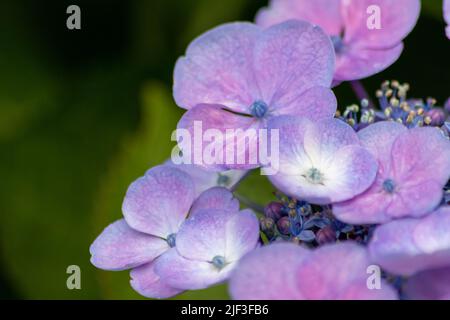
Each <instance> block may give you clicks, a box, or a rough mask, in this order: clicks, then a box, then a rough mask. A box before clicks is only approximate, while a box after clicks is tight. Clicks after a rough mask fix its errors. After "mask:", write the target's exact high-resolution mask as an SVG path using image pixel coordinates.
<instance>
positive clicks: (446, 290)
mask: <svg viewBox="0 0 450 320" xmlns="http://www.w3.org/2000/svg"><path fill="white" fill-rule="evenodd" d="M404 292H405V295H406V297H407V298H409V299H413V300H450V268H443V269H436V270H428V271H424V272H420V273H418V274H416V275H414V276H412V277H411V278H409V279H408V282H407V283H406V285H405V288H404Z"/></svg>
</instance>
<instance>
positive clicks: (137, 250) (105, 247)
mask: <svg viewBox="0 0 450 320" xmlns="http://www.w3.org/2000/svg"><path fill="white" fill-rule="evenodd" d="M168 249H169V246H168V245H167V242H166V241H164V240H162V239H160V238H157V237H153V236H150V235H147V234H145V233H140V232H138V231H135V230H133V229H131V228H130V227H129V226H128V225H127V223H126V222H125V220H123V219H122V220H118V221H116V222H114V223H112V224H110V225H109V226H108V227H106V228H105V230H103V232H102V233H101V234H100V235H99V236H98V237H97V239H95V241H94V243H93V244H92V245H91V247H90V249H89V251H90V253H91V255H92V257H91V262H92V264H93V265H95V266H96V267H97V268H101V269H105V270H125V269H130V268H134V267H136V266H139V265H142V264H144V263H147V262H150V261H152V260H153V259H155V258H156V257H158V256H159V255H160V254H161V253H163V252H164V251H166V250H168Z"/></svg>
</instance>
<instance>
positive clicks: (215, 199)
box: [190, 187, 239, 217]
mask: <svg viewBox="0 0 450 320" xmlns="http://www.w3.org/2000/svg"><path fill="white" fill-rule="evenodd" d="M206 209H217V210H225V211H230V212H237V211H239V201H238V200H237V199H236V198H235V197H234V196H233V194H232V193H231V192H230V191H229V190H228V189H225V188H221V187H215V188H211V189H208V190H206V191H205V192H203V193H202V194H201V195H200V196H199V197H198V198H197V199H196V200H195V201H194V204H193V205H192V208H191V212H190V217H192V216H193V215H195V213H196V212H198V211H202V210H206Z"/></svg>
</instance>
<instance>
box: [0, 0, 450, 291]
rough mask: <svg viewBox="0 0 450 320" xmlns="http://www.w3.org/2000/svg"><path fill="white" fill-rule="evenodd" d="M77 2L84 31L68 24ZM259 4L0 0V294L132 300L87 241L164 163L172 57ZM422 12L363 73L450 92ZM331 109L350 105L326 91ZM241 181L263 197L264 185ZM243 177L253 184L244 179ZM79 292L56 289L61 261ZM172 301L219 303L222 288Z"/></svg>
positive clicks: (447, 45)
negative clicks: (387, 59)
mask: <svg viewBox="0 0 450 320" xmlns="http://www.w3.org/2000/svg"><path fill="white" fill-rule="evenodd" d="M70 4H78V5H79V6H80V7H81V11H82V15H81V16H82V19H81V20H82V22H81V23H82V29H81V30H78V31H69V30H67V28H66V18H67V14H66V8H67V6H68V5H70ZM264 5H266V1H262V0H261V1H259V0H258V1H257V0H226V1H212V0H191V1H189V0H154V1H150V0H147V1H144V0H135V1H123V0H122V1H119V0H109V1H106V0H105V1H94V0H86V1H75V0H72V1H63V0H58V1H56V0H55V1H23V0H22V1H1V4H0V37H1V38H0V44H1V48H0V147H1V152H0V214H1V215H0V250H1V251H0V253H1V255H0V298H27V299H33V298H40V299H48V298H61V299H72V298H83V299H88V298H101V299H106V298H125V299H126V298H139V295H137V294H136V293H134V292H133V290H132V289H131V288H130V286H129V284H128V281H129V276H128V273H127V272H118V273H113V272H106V271H101V270H96V269H95V268H94V267H93V266H91V265H90V263H89V252H88V248H89V245H90V243H91V242H92V241H93V240H94V238H95V237H96V236H97V235H98V234H99V232H100V231H101V230H102V229H103V228H104V227H105V226H106V225H107V224H108V223H110V222H112V221H114V220H115V219H118V218H120V216H121V212H120V205H121V202H122V198H123V195H124V193H125V191H126V188H127V186H128V184H129V183H130V182H131V181H133V180H134V179H135V178H137V177H138V176H140V175H142V174H143V173H144V172H145V170H146V169H148V168H149V167H151V166H153V165H156V164H158V163H160V162H162V161H163V160H165V159H166V158H167V157H168V156H169V154H170V150H171V148H172V146H173V144H172V143H171V142H170V133H171V132H172V130H173V129H174V128H175V125H176V122H177V120H178V118H179V117H180V115H181V114H182V111H181V110H180V109H178V108H177V107H176V106H175V105H174V103H173V100H172V97H171V82H172V80H171V78H172V70H173V66H174V62H175V60H176V58H177V57H178V56H180V55H181V54H183V52H184V49H185V48H186V46H187V45H188V43H189V42H190V41H191V40H192V39H193V38H194V37H195V36H196V35H199V34H200V33H202V32H203V31H205V30H207V29H209V28H211V27H214V26H216V25H217V24H220V23H223V22H227V21H234V20H252V19H253V17H254V14H255V12H256V11H257V9H258V8H260V7H261V6H264ZM424 5H426V8H425V10H424V12H423V14H422V16H421V18H420V21H419V23H418V25H417V27H416V29H415V30H414V32H413V33H412V34H411V35H410V36H409V37H408V39H407V41H406V49H405V51H404V53H403V55H402V57H401V58H400V60H399V61H398V62H397V63H396V64H395V65H394V66H393V67H391V68H390V69H389V70H387V71H385V72H383V73H382V74H380V75H377V76H375V77H372V78H370V79H368V80H364V81H363V82H364V84H365V85H366V87H367V88H368V90H369V91H370V92H374V90H375V89H376V88H377V87H378V86H379V84H380V82H381V81H382V80H385V79H392V78H395V79H398V80H400V81H407V82H409V83H410V84H411V88H412V90H411V92H412V94H413V95H414V96H416V97H427V96H434V97H435V98H437V99H438V102H440V103H442V102H443V101H444V99H446V98H447V97H448V96H449V95H450V92H449V87H450V86H449V84H450V72H449V71H450V68H449V66H450V41H448V40H447V39H446V38H445V36H444V22H443V18H442V13H441V2H440V1H439V0H426V1H424ZM336 94H337V96H338V100H339V105H340V107H342V106H345V105H347V104H350V103H354V102H356V99H355V97H354V96H353V94H352V92H351V91H350V89H349V87H348V85H346V84H343V85H341V86H340V87H338V88H337V90H336ZM261 179H262V178H261V177H259V176H257V175H254V176H251V177H250V180H249V181H247V182H245V183H244V184H243V185H242V186H241V190H240V191H241V192H242V193H245V194H246V195H247V196H248V197H249V198H251V199H253V200H255V201H259V202H260V203H264V202H266V201H269V200H270V198H271V191H272V188H271V187H270V185H269V184H268V183H267V182H265V181H262V182H259V181H258V183H256V180H261ZM250 186H251V187H250ZM71 264H76V265H79V266H80V267H81V270H82V274H81V276H82V289H81V290H72V291H70V290H68V289H67V288H66V278H67V276H68V275H67V274H66V268H67V266H68V265H71ZM181 297H182V298H224V297H226V287H225V286H219V287H216V288H212V289H210V290H207V291H199V292H194V293H187V294H184V295H182V296H181Z"/></svg>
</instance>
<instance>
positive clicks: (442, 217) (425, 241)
mask: <svg viewBox="0 0 450 320" xmlns="http://www.w3.org/2000/svg"><path fill="white" fill-rule="evenodd" d="M449 230H450V206H445V207H441V208H439V209H438V210H437V211H435V212H433V213H431V214H429V215H427V216H426V217H424V218H420V219H413V218H409V219H399V220H396V221H392V222H390V223H387V224H384V225H381V226H379V227H378V228H377V229H375V231H374V234H373V237H372V240H371V241H370V243H369V251H370V254H371V257H372V259H373V261H374V262H375V263H377V264H379V265H380V266H381V267H383V268H384V269H386V270H387V271H389V272H391V273H394V274H397V275H406V276H410V275H413V274H415V273H417V272H421V271H426V270H431V269H439V268H445V267H448V268H450V232H449ZM449 289H450V288H449Z"/></svg>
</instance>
